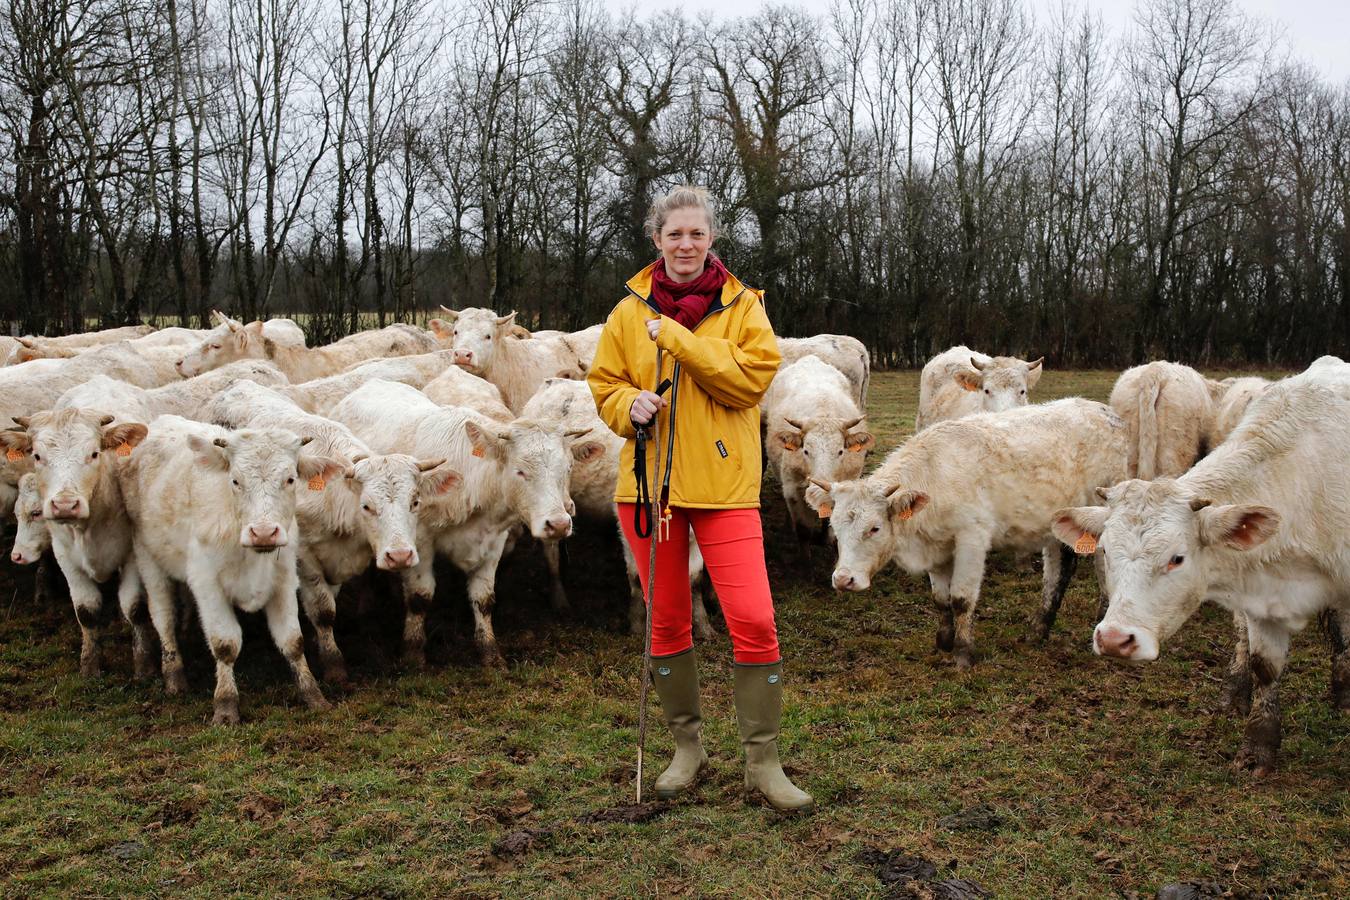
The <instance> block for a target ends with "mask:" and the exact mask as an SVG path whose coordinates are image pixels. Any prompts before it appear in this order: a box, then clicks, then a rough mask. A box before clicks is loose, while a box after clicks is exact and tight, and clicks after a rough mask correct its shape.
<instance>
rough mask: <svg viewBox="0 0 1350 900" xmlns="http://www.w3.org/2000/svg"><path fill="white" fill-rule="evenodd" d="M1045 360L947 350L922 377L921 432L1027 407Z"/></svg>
mask: <svg viewBox="0 0 1350 900" xmlns="http://www.w3.org/2000/svg"><path fill="white" fill-rule="evenodd" d="M1043 359H1044V357H1042V358H1040V359H1034V360H1032V361H1031V362H1027V361H1025V360H1022V359H1018V358H1017V357H1015V356H986V355H985V354H983V353H976V352H975V351H974V350H971V349H970V348H969V347H965V346H958V347H952V348H951V349H950V350H944V351H943V352H942V353H939V354H938V355H937V356H935V357H933V358H932V359H930V360H929V361H928V363H927V364H926V365H924V367H923V372H922V373H921V374H920V375H919V411H918V413H917V415H916V416H915V417H914V428H915V430H916V431H922V430H923V429H925V428H927V427H928V426H930V425H933V424H936V423H938V422H945V421H947V420H949V419H959V418H960V417H962V416H968V415H971V414H972V413H977V412H1002V411H1003V410H1005V409H1013V408H1014V407H1018V406H1026V405H1027V403H1028V402H1029V401H1028V396H1029V395H1030V394H1031V391H1032V389H1033V388H1035V387H1036V383H1037V382H1038V381H1040V380H1041V371H1042V368H1041V362H1042V361H1043Z"/></svg>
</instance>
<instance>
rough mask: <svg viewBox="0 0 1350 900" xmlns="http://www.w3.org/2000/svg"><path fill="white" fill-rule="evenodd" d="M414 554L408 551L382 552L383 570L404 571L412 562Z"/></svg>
mask: <svg viewBox="0 0 1350 900" xmlns="http://www.w3.org/2000/svg"><path fill="white" fill-rule="evenodd" d="M414 555H415V552H414V551H413V550H411V549H409V550H386V551H384V561H385V568H387V569H406V568H408V567H409V566H411V565H412V564H413V562H414V558H413V557H414Z"/></svg>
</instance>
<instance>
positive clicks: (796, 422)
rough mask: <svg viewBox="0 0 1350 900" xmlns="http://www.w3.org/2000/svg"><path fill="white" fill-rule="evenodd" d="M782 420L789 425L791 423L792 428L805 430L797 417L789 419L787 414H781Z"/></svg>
mask: <svg viewBox="0 0 1350 900" xmlns="http://www.w3.org/2000/svg"><path fill="white" fill-rule="evenodd" d="M783 421H784V422H786V423H788V424H789V425H791V426H792V427H793V428H795V429H797V430H798V431H805V430H806V429H805V428H803V427H802V423H801V422H800V421H799V420H797V419H789V418H788V417H787V416H783Z"/></svg>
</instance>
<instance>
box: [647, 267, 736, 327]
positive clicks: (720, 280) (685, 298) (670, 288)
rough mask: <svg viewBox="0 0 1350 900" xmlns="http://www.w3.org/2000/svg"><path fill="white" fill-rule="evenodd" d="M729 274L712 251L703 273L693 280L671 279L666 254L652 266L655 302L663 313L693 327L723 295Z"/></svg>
mask: <svg viewBox="0 0 1350 900" xmlns="http://www.w3.org/2000/svg"><path fill="white" fill-rule="evenodd" d="M728 277H730V276H729V275H728V273H727V267H726V266H724V265H722V261H721V260H720V259H718V258H717V257H716V256H713V255H712V254H711V253H709V254H708V262H707V263H706V264H705V265H704V266H703V274H702V275H700V276H698V277H697V278H695V279H694V280H693V281H686V282H679V281H671V280H670V277H669V276H668V275H666V260H665V257H662V258H661V259H658V260H657V261H656V265H655V266H653V267H652V301H653V302H654V303H655V304H656V308H657V309H659V310H661V315H663V316H669V317H670V318H672V319H674V320H675V321H676V322H679V323H680V324H681V325H683V326H684V327H685V328H690V329H692V328H693V327H694V326H695V325H697V324H698V323H699V322H701V321H703V317H704V316H706V315H707V314H708V307H709V306H712V304H713V301H714V300H716V299H717V298H718V297H719V296H720V295H721V293H722V285H724V284H726V280H727V278H728Z"/></svg>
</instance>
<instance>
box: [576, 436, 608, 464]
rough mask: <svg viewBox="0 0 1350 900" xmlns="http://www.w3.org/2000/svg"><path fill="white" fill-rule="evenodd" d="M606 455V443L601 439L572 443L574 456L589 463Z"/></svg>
mask: <svg viewBox="0 0 1350 900" xmlns="http://www.w3.org/2000/svg"><path fill="white" fill-rule="evenodd" d="M604 455H605V445H604V444H602V443H600V442H599V441H582V442H581V443H577V444H573V445H572V458H573V459H575V460H576V461H577V462H580V463H587V462H590V461H591V460H593V459H599V458H600V457H602V456H604Z"/></svg>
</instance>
